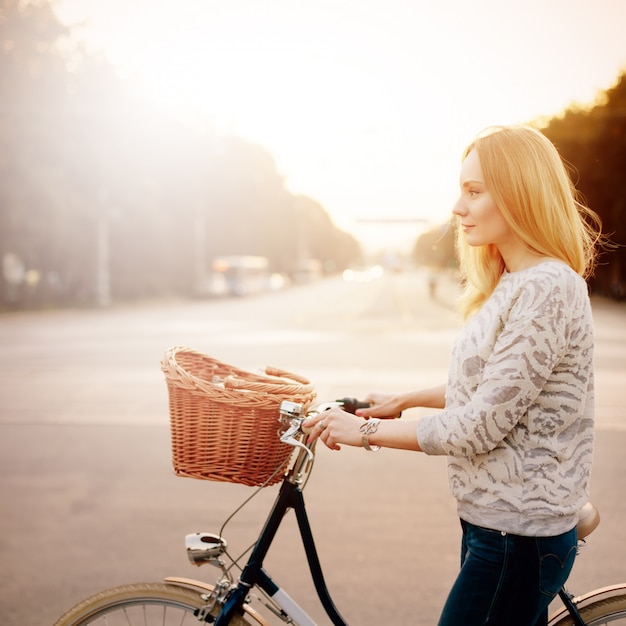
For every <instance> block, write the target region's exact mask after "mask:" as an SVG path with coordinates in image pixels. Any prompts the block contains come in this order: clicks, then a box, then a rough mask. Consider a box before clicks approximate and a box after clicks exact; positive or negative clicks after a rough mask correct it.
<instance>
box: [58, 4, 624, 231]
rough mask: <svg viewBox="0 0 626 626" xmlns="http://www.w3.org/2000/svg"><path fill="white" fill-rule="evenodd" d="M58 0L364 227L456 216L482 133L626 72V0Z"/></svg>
mask: <svg viewBox="0 0 626 626" xmlns="http://www.w3.org/2000/svg"><path fill="white" fill-rule="evenodd" d="M57 2H58V11H57V12H58V13H59V15H60V16H61V18H62V19H64V21H66V22H70V23H74V22H76V21H79V20H87V28H86V29H85V31H84V33H85V36H86V37H88V39H89V41H90V42H91V44H92V45H94V46H95V47H98V48H100V49H104V50H105V52H106V53H107V54H108V56H109V58H110V60H111V61H112V62H113V63H114V64H116V65H118V66H120V67H121V68H122V69H124V70H132V71H134V72H136V74H137V79H138V80H139V81H140V82H141V84H142V86H143V88H144V89H145V90H146V92H147V93H150V94H151V95H152V96H153V97H154V99H155V100H157V101H158V102H160V103H162V104H165V105H167V106H169V107H171V108H172V109H173V110H174V111H176V112H177V113H178V114H179V115H180V116H189V119H190V121H191V120H192V119H194V117H195V118H196V119H197V117H198V116H200V117H202V116H210V119H211V120H212V123H213V124H214V127H215V128H217V129H218V130H220V131H222V132H228V133H234V134H238V135H241V136H243V137H245V138H247V139H250V140H251V141H253V142H255V143H259V144H261V145H263V146H264V147H265V148H266V149H267V150H268V151H269V152H270V153H271V154H272V155H273V156H274V158H275V159H276V162H277V167H278V169H279V171H280V172H281V173H282V174H283V175H284V176H285V177H286V180H287V186H288V187H289V189H290V190H291V191H292V192H294V193H303V194H306V195H309V196H311V197H313V198H315V199H316V200H318V201H319V202H320V203H321V204H322V205H323V206H324V207H325V208H326V210H327V211H328V213H329V214H330V215H331V216H332V218H333V219H334V220H335V222H336V223H337V224H338V225H340V226H342V227H346V228H348V229H352V227H353V225H354V220H355V219H357V218H379V217H387V218H388V217H402V218H406V217H423V218H426V219H429V220H433V221H435V222H440V221H443V220H445V219H447V217H448V215H449V211H450V209H451V206H452V204H453V202H454V199H455V198H456V194H457V186H458V182H457V181H458V171H459V165H460V155H461V152H462V150H463V148H464V147H465V145H466V144H467V143H469V141H470V140H471V139H472V137H473V136H474V135H475V134H476V133H477V132H479V131H480V130H482V129H483V128H484V127H485V126H487V125H490V124H501V123H517V122H526V121H530V120H533V119H535V118H536V117H538V116H540V115H546V116H552V115H554V114H557V113H559V112H560V111H561V110H562V109H564V108H565V107H566V106H568V105H569V104H571V103H572V102H574V101H576V102H579V103H582V104H588V103H591V102H592V101H593V100H594V99H595V97H596V95H597V93H598V91H599V90H603V89H606V88H608V87H610V86H611V85H612V84H613V83H614V82H615V81H616V79H617V77H618V75H619V73H620V72H621V71H623V70H626V38H625V37H624V25H625V24H626V0H593V1H591V0H474V1H473V2H468V1H467V0H436V1H435V2H430V1H426V0H422V1H420V0H220V1H217V0H169V1H168V0H160V1H159V2H155V1H154V0H57ZM370 228H371V226H370ZM402 228H403V229H405V230H406V229H407V228H410V227H407V226H406V225H404V226H403V227H402Z"/></svg>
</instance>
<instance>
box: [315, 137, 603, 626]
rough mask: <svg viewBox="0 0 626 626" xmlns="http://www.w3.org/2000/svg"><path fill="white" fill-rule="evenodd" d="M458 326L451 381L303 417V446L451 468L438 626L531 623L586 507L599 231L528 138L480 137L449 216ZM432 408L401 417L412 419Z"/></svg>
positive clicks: (560, 573)
mask: <svg viewBox="0 0 626 626" xmlns="http://www.w3.org/2000/svg"><path fill="white" fill-rule="evenodd" d="M453 213H454V215H455V216H456V219H457V226H458V253H459V260H460V265H461V270H462V272H463V275H464V278H465V286H466V288H465V292H464V294H463V297H462V299H461V302H460V307H461V311H462V312H463V314H464V315H465V317H466V318H467V322H466V324H465V326H464V328H463V329H462V331H461V333H460V335H459V337H458V339H457V341H456V343H455V346H454V348H453V351H452V355H451V362H450V369H449V374H448V380H447V383H446V384H444V385H441V386H440V387H434V388H429V389H423V390H419V391H413V392H409V393H406V394H400V395H395V396H390V395H385V394H376V393H375V394H371V395H370V397H369V398H367V399H368V400H369V401H370V402H371V403H372V404H373V406H372V408H370V409H366V410H362V411H360V412H359V415H360V417H361V418H363V417H364V418H367V421H366V422H364V421H363V419H359V418H356V417H354V416H352V415H349V414H347V413H345V412H343V411H341V410H339V409H334V410H332V411H328V412H326V413H324V414H321V415H318V416H315V417H313V418H311V419H310V420H309V423H308V424H307V426H309V427H313V429H314V430H313V434H312V437H319V438H320V439H321V440H322V441H323V442H324V443H325V444H326V445H327V446H328V447H329V448H331V449H339V447H340V445H341V444H346V445H353V446H364V447H366V448H367V449H374V447H375V446H385V447H390V448H403V449H409V450H416V451H423V452H425V453H426V454H433V455H447V457H448V474H449V483H450V489H451V491H452V494H453V495H454V497H455V498H456V500H457V509H458V514H459V518H460V521H461V526H462V531H463V540H462V547H461V570H460V572H459V575H458V577H457V580H456V582H455V584H454V586H453V588H452V590H451V592H450V594H449V597H448V600H447V602H446V604H445V607H444V609H443V612H442V615H441V619H440V622H439V624H440V626H459V625H461V624H462V625H463V626H474V625H476V626H478V625H482V624H494V625H503V626H504V625H506V626H516V625H519V626H539V625H543V624H547V607H548V605H549V603H550V602H551V600H552V599H553V598H554V596H555V595H556V593H557V592H558V590H559V588H560V587H561V586H562V585H563V584H564V583H565V581H566V579H567V577H568V575H569V573H570V571H571V568H572V565H573V563H574V557H575V554H576V545H577V536H576V523H577V520H578V511H579V510H580V509H581V507H582V506H583V505H584V504H585V502H586V501H587V498H588V488H589V475H590V471H591V459H592V447H593V428H594V409H593V364H592V358H593V328H592V319H591V308H590V302H589V297H588V290H587V285H586V282H585V277H586V276H587V275H588V274H589V272H590V271H591V269H592V267H593V263H594V256H595V244H596V242H597V241H598V238H599V234H598V231H597V225H598V221H597V219H596V218H595V214H593V213H592V212H591V211H590V210H589V209H587V208H586V207H584V206H583V205H582V204H581V203H579V202H578V200H577V194H576V191H575V189H574V186H573V185H572V182H571V180H570V178H569V176H568V174H567V170H566V168H565V166H564V164H563V162H562V160H561V158H560V157H559V154H558V152H557V150H556V149H555V148H554V146H553V145H552V144H551V143H550V142H549V141H548V140H547V139H546V137H544V136H543V135H542V134H541V133H540V132H538V131H536V130H534V129H532V128H529V127H525V126H519V127H518V126H515V127H497V128H492V129H489V130H488V131H487V132H484V133H482V134H481V135H479V136H478V137H477V138H476V139H475V140H474V142H473V143H472V144H471V145H470V146H469V147H468V148H467V150H466V151H465V153H464V155H463V162H462V168H461V174H460V197H459V200H458V202H457V204H456V205H455V207H454V209H453ZM417 406H420V407H428V408H433V409H440V410H439V411H437V412H435V413H433V414H432V415H429V416H425V417H422V418H420V419H419V420H418V421H417V422H416V421H411V420H391V419H383V420H381V419H379V418H390V417H396V416H398V414H399V413H400V412H401V411H402V410H403V409H406V408H409V407H417Z"/></svg>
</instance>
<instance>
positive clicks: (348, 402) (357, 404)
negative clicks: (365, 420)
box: [337, 398, 372, 414]
mask: <svg viewBox="0 0 626 626" xmlns="http://www.w3.org/2000/svg"><path fill="white" fill-rule="evenodd" d="M337 402H341V404H343V410H344V411H346V412H347V413H352V414H354V413H356V411H357V409H369V408H370V407H371V406H372V405H371V404H370V403H369V402H363V401H361V400H357V399H356V398H340V399H339V400H337Z"/></svg>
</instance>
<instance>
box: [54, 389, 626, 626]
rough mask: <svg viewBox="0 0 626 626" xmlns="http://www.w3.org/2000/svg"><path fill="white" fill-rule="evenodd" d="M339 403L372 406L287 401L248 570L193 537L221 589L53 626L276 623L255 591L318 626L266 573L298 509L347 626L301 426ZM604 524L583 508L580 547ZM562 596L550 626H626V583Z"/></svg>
mask: <svg viewBox="0 0 626 626" xmlns="http://www.w3.org/2000/svg"><path fill="white" fill-rule="evenodd" d="M335 406H339V407H341V408H343V409H344V410H347V411H350V412H352V413H354V412H355V411H356V409H357V408H359V407H361V406H368V405H366V404H364V403H359V402H358V401H357V400H355V399H354V398H343V399H341V400H337V401H335V402H326V403H323V404H319V405H316V406H315V407H313V408H311V409H310V410H308V411H304V410H303V405H302V404H299V403H296V402H291V401H283V402H282V403H281V404H280V410H279V416H278V421H279V422H280V440H281V442H282V443H285V444H287V445H289V446H291V447H293V448H294V454H293V455H292V457H291V459H290V462H289V464H288V466H287V468H286V470H285V471H284V473H283V476H282V482H281V485H280V489H279V493H278V495H277V497H276V499H275V501H274V503H273V505H272V508H271V510H270V513H269V515H268V517H267V519H266V521H265V523H264V525H263V528H262V530H261V532H260V534H259V537H258V539H257V541H256V542H255V544H254V546H253V547H251V548H250V549H251V553H250V556H249V557H248V560H247V562H246V563H245V565H244V566H243V567H240V566H239V565H238V560H239V559H233V558H232V557H231V556H230V555H229V554H228V544H227V541H226V540H225V539H224V538H223V537H222V536H220V535H218V534H212V533H205V532H203V533H195V534H190V535H187V537H186V539H185V543H186V549H187V556H188V558H189V560H190V562H191V563H193V564H194V565H203V564H207V563H208V564H211V565H213V566H216V567H217V568H218V569H219V570H220V573H219V575H218V579H217V581H216V582H215V584H208V583H205V582H201V581H198V580H192V579H188V578H180V577H168V578H166V579H165V580H164V582H162V583H139V584H129V585H122V586H120V587H115V588H112V589H108V590H105V591H102V592H100V593H97V594H95V595H93V596H91V597H89V598H87V599H86V600H83V601H82V602H80V603H79V604H77V605H76V606H74V607H73V608H71V609H70V610H69V611H67V613H65V614H64V615H63V616H62V617H60V618H59V619H58V620H57V621H56V622H55V624H54V626H87V625H90V624H91V625H94V626H95V625H97V624H107V625H108V626H115V625H118V624H119V625H121V624H124V625H126V626H135V625H137V624H142V625H143V626H146V625H147V626H156V625H157V624H159V625H161V626H171V625H174V624H177V625H179V626H180V625H181V624H191V623H196V622H200V623H212V624H214V625H215V626H226V625H231V626H233V625H234V626H250V625H253V624H257V625H259V626H270V622H269V621H267V619H266V618H265V617H264V616H263V615H262V614H261V613H260V612H259V611H257V610H256V609H254V608H253V607H252V606H251V602H252V599H253V595H256V594H254V593H253V592H254V591H255V590H256V591H257V592H259V594H260V596H262V597H264V598H265V606H266V608H267V609H269V611H271V613H273V614H274V615H275V616H276V617H277V618H278V619H280V620H281V621H282V622H283V623H286V624H295V625H297V626H315V622H314V621H313V620H312V619H311V617H310V616H309V615H307V613H306V612H305V611H304V610H303V609H302V608H301V607H300V605H298V603H297V602H296V601H295V600H294V599H292V598H291V596H289V594H288V593H287V592H286V591H285V590H284V589H283V588H282V587H280V586H279V585H278V583H277V582H276V581H274V580H273V579H272V578H271V576H270V575H269V574H268V573H267V572H266V571H265V569H264V568H263V562H264V559H265V557H266V555H267V553H268V551H269V550H270V547H271V545H272V541H273V539H274V537H275V535H276V533H277V531H278V528H279V526H280V524H281V522H282V520H283V518H284V516H285V513H286V512H287V511H288V510H289V509H293V510H294V512H295V515H296V519H297V523H298V528H299V531H300V536H301V539H302V542H303V545H304V549H305V554H306V557H307V560H308V565H309V569H310V572H311V576H312V579H313V583H314V586H315V589H316V591H317V594H318V597H319V600H320V602H321V604H322V606H323V608H324V610H325V612H326V614H327V615H328V617H329V619H330V620H331V622H332V623H333V624H335V625H337V626H347V622H346V621H345V619H344V618H343V617H342V616H341V614H340V613H339V611H338V609H337V608H336V607H335V604H334V602H333V600H332V598H331V595H330V593H329V591H328V589H327V587H326V583H325V581H324V574H323V571H322V566H321V564H320V561H319V558H318V554H317V549H316V547H315V542H314V539H313V533H312V529H311V526H310V523H309V519H308V516H307V513H306V509H305V504H304V495H303V489H304V487H305V485H306V482H307V480H308V477H309V476H310V472H311V470H312V467H313V461H314V458H315V442H313V443H312V444H309V443H307V441H306V439H307V433H306V432H305V431H304V430H303V428H302V423H303V422H304V420H305V419H306V418H307V417H309V416H310V415H312V414H314V413H319V412H320V411H325V410H327V409H329V408H331V407H335ZM280 469H282V468H279V470H280ZM277 471H278V470H277ZM270 478H272V477H270ZM268 480H269V479H268ZM255 493H256V492H255ZM253 495H254V494H253ZM251 497H252V496H251ZM249 499H250V498H249ZM249 499H248V500H249ZM246 502H247V501H246ZM244 504H245V503H244ZM240 508H241V507H240ZM598 523H599V514H598V511H597V509H595V507H594V506H593V505H591V504H588V505H586V506H585V507H584V509H583V511H581V517H580V522H579V542H580V544H581V545H582V544H583V543H584V542H585V538H586V537H587V536H588V535H589V534H590V533H591V532H592V531H593V530H594V529H595V527H596V526H597V525H598ZM250 549H249V550H250ZM242 556H243V555H242ZM225 558H226V559H228V561H229V562H227V561H226V560H225ZM239 558H242V557H239ZM234 568H238V569H240V574H239V576H238V577H237V580H235V577H234V576H233V571H232V570H233V569H234ZM559 597H560V598H561V600H562V602H563V607H562V608H561V609H560V610H558V611H557V612H556V613H555V614H553V615H552V616H551V617H550V620H549V625H550V626H601V625H604V624H613V625H614V626H618V625H619V624H626V583H624V584H618V585H613V586H611V587H605V588H602V589H597V590H594V591H591V592H590V593H587V594H585V595H582V596H579V597H574V596H573V595H571V594H570V593H569V592H568V591H567V590H566V589H565V588H563V589H561V591H560V592H559ZM256 599H259V598H256Z"/></svg>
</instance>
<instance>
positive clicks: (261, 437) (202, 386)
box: [161, 346, 315, 486]
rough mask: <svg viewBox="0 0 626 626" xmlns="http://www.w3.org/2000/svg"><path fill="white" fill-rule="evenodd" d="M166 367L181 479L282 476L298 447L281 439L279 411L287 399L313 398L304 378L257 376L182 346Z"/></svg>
mask: <svg viewBox="0 0 626 626" xmlns="http://www.w3.org/2000/svg"><path fill="white" fill-rule="evenodd" d="M161 369H162V370H163V372H164V373H165V379H166V382H167V389H168V395H169V408H170V424H171V432H172V460H173V464H174V472H175V473H176V474H177V475H178V476H188V477H191V478H200V479H204V480H218V481H225V482H232V483H242V484H244V485H250V486H260V485H273V484H274V483H276V482H278V481H279V480H281V479H282V474H283V471H284V469H285V467H286V466H287V464H288V462H289V458H290V456H291V452H292V451H293V448H292V447H291V446H288V445H286V444H283V443H281V442H280V439H279V435H278V428H279V424H278V410H279V407H280V403H281V402H282V401H283V400H291V401H292V402H298V403H302V404H304V405H305V407H306V406H308V405H309V404H310V403H311V402H312V401H313V399H314V398H315V392H314V390H313V386H312V385H311V384H310V383H309V381H308V380H307V379H306V378H303V377H301V376H297V375H295V374H291V373H289V372H285V371H283V370H279V369H276V368H270V367H268V368H266V370H265V374H252V373H250V372H246V371H245V370H241V369H238V368H236V367H233V366H231V365H227V364H225V363H222V362H220V361H218V360H217V359H214V358H212V357H210V356H208V355H206V354H201V353H200V352H196V351H194V350H191V349H190V348H185V347H180V346H178V347H175V348H171V349H170V350H168V351H167V352H166V353H165V356H164V357H163V360H162V362H161ZM276 470H278V471H276Z"/></svg>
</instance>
